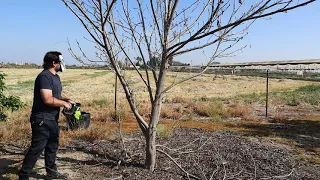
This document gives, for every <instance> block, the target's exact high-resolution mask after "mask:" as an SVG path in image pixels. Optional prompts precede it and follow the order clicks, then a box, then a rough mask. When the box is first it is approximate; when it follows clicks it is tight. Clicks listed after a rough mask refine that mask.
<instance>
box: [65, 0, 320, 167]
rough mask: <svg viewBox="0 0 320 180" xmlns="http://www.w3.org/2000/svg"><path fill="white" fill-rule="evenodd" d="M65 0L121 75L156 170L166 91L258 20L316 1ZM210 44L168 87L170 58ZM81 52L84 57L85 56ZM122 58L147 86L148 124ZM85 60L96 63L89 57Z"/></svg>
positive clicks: (228, 49) (226, 51)
mask: <svg viewBox="0 0 320 180" xmlns="http://www.w3.org/2000/svg"><path fill="white" fill-rule="evenodd" d="M62 1H63V2H64V3H65V5H66V6H67V7H68V8H69V9H70V10H71V11H72V13H73V14H74V15H75V16H76V17H77V18H78V19H79V20H80V22H81V23H82V25H83V26H84V28H85V29H86V30H87V31H88V33H89V35H90V36H91V38H92V40H93V41H92V40H90V41H92V42H93V43H95V47H96V49H97V50H98V52H99V53H97V57H98V58H99V59H100V60H98V62H105V63H107V65H109V67H110V68H111V69H112V70H113V71H114V73H115V74H116V75H117V77H118V78H119V81H120V83H121V85H122V87H123V89H124V92H125V94H126V98H127V101H128V102H129V104H130V108H131V110H132V112H133V114H134V115H135V117H136V120H137V123H138V124H139V127H140V128H141V131H142V133H143V134H144V137H145V140H146V159H145V166H146V168H148V169H149V170H151V171H153V170H154V169H155V164H156V127H157V124H158V122H159V118H160V111H161V105H162V98H163V95H164V93H166V92H168V91H169V90H170V89H171V88H172V87H174V86H176V85H178V84H180V83H182V82H184V81H187V80H189V79H191V78H194V77H196V76H199V75H201V74H202V73H204V72H205V71H206V69H207V67H208V66H210V64H211V63H212V62H213V61H214V60H216V59H217V58H220V57H227V56H230V55H232V54H233V53H234V52H236V51H237V50H240V49H242V48H241V47H240V48H236V46H235V45H236V44H237V43H238V42H239V41H241V40H242V39H243V38H244V37H245V36H246V35H247V30H248V28H249V27H250V25H251V24H252V23H253V22H254V21H255V20H257V19H261V18H266V17H269V16H272V15H274V14H277V13H282V12H287V11H290V10H293V9H296V8H298V7H301V6H305V5H308V4H310V3H312V2H314V1H316V0H308V1H307V0H305V1H299V0H296V1H295V0H259V1H245V0H194V1H179V0H149V1H143V0H130V1H129V0H118V1H116V0H62ZM206 47H210V50H208V52H206V54H208V53H210V59H209V60H208V62H207V65H206V67H205V68H204V69H203V70H202V71H201V72H200V73H197V74H194V75H191V76H190V77H188V78H185V79H180V80H179V81H176V82H174V83H173V84H171V85H170V86H168V87H165V85H164V82H165V80H166V75H167V71H168V67H169V60H170V59H172V58H173V57H175V56H178V55H182V54H185V53H189V52H193V51H199V50H200V51H201V50H203V48H206ZM80 49H81V48H80ZM70 51H71V53H72V54H73V52H72V50H71V49H70ZM81 51H82V50H81ZM132 54H135V56H132ZM74 56H75V55H74ZM83 56H84V57H85V58H86V56H85V54H84V55H83ZM136 56H139V57H141V59H142V64H143V67H144V68H143V69H138V68H137V67H136V66H135V63H134V57H136ZM75 57H76V58H77V59H78V60H80V61H82V62H84V60H82V59H80V58H79V57H77V56H75ZM154 57H158V58H160V64H159V66H151V65H150V63H148V62H149V61H150V60H151V59H152V58H154ZM119 59H127V60H128V61H129V62H130V63H131V65H132V66H133V67H134V69H135V71H136V72H137V73H138V75H139V76H140V78H141V81H142V82H143V83H144V85H145V86H146V88H147V90H148V94H149V96H148V99H149V100H150V104H151V113H150V114H151V116H150V121H149V122H148V123H147V121H146V120H145V119H144V118H143V117H142V116H141V115H140V114H139V112H138V109H137V105H136V101H135V99H134V94H133V92H132V90H131V88H130V86H129V85H128V83H127V80H126V78H125V77H124V76H123V72H122V71H121V68H120V67H119V64H118V62H119ZM86 62H88V63H94V62H96V61H92V60H90V59H88V58H86ZM153 86H155V88H153ZM153 89H155V90H153ZM159 152H160V151H159Z"/></svg>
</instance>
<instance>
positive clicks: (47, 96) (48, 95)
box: [40, 89, 71, 109]
mask: <svg viewBox="0 0 320 180" xmlns="http://www.w3.org/2000/svg"><path fill="white" fill-rule="evenodd" d="M40 94H41V98H42V100H43V102H44V103H45V104H46V105H48V106H52V107H65V108H67V109H70V108H71V104H70V103H69V102H66V101H63V100H60V99H57V98H55V97H53V95H52V90H50V89H40Z"/></svg>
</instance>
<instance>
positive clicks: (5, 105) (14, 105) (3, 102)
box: [0, 73, 24, 120]
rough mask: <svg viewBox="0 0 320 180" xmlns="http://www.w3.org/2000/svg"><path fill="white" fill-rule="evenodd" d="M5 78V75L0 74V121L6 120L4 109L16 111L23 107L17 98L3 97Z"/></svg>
mask: <svg viewBox="0 0 320 180" xmlns="http://www.w3.org/2000/svg"><path fill="white" fill-rule="evenodd" d="M5 76H6V74H3V73H0V120H5V119H6V118H7V115H5V114H4V110H5V109H8V110H11V111H17V110H19V109H21V108H22V107H23V106H24V104H23V102H22V101H21V100H20V98H19V97H16V96H8V97H7V96H5V95H4V90H5V89H6V85H5V83H4V79H5Z"/></svg>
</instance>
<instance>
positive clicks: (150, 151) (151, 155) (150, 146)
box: [145, 128, 157, 171]
mask: <svg viewBox="0 0 320 180" xmlns="http://www.w3.org/2000/svg"><path fill="white" fill-rule="evenodd" d="M151 131H152V130H151V128H150V130H149V132H148V137H146V161H145V167H146V168H147V169H149V170H150V171H154V168H155V166H156V156H157V155H156V131H155V130H154V131H153V132H151Z"/></svg>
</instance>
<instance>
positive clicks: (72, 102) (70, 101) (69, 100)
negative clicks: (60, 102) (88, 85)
mask: <svg viewBox="0 0 320 180" xmlns="http://www.w3.org/2000/svg"><path fill="white" fill-rule="evenodd" d="M67 102H68V103H70V104H76V102H74V101H73V100H71V99H68V101H67Z"/></svg>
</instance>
